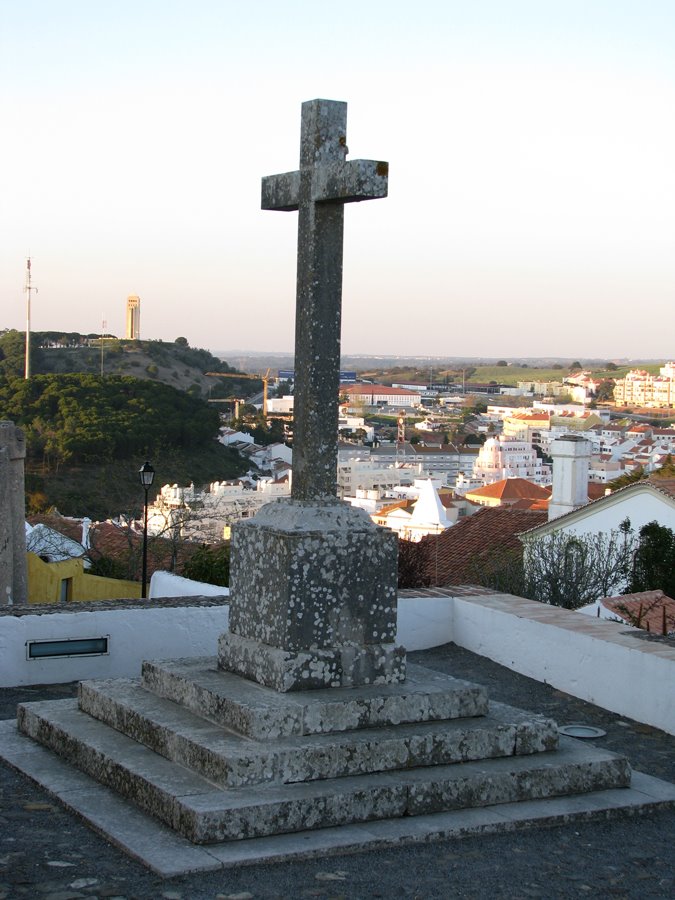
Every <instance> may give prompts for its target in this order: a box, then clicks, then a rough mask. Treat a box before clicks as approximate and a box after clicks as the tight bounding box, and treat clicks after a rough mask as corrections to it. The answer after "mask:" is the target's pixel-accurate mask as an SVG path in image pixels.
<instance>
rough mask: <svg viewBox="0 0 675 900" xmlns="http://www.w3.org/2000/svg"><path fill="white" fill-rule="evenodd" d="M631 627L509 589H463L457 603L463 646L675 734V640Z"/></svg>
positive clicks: (457, 631)
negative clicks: (475, 593)
mask: <svg viewBox="0 0 675 900" xmlns="http://www.w3.org/2000/svg"><path fill="white" fill-rule="evenodd" d="M630 631H631V629H630V628H628V627H627V626H625V625H622V624H618V623H615V622H608V621H606V620H604V619H593V618H589V617H588V616H583V615H580V614H579V613H577V612H574V611H572V610H567V609H560V608H558V607H554V606H546V605H545V604H542V603H537V602H536V601H534V600H525V599H523V598H522V597H512V596H510V595H508V594H496V595H489V596H488V595H486V596H480V597H456V598H455V602H454V605H453V627H452V632H453V640H454V641H455V643H457V644H459V646H461V647H465V648H466V649H467V650H471V651H472V652H474V653H478V654H480V655H481V656H487V657H488V658H489V659H492V660H494V661H495V662H498V663H500V664H501V665H503V666H506V667H507V668H509V669H512V670H513V671H514V672H519V673H520V674H521V675H527V676H529V677H530V678H535V679H536V680H537V681H543V682H546V683H547V684H551V685H553V686H554V687H556V688H558V689H559V690H561V691H565V693H567V694H572V696H574V697H579V698H580V699H581V700H585V701H587V702H589V703H594V704H596V705H597V706H602V707H603V708H604V709H608V710H611V711H612V712H616V713H619V714H620V715H624V716H628V717H629V718H631V719H636V720H637V721H638V722H645V723H647V724H648V725H653V726H654V727H656V728H662V729H663V730H664V731H667V732H669V733H670V734H675V690H672V685H673V684H675V647H673V646H672V645H670V646H667V645H665V644H663V643H656V642H654V643H652V642H649V641H645V640H641V639H640V638H637V637H633V635H631V634H630ZM626 632H628V633H626Z"/></svg>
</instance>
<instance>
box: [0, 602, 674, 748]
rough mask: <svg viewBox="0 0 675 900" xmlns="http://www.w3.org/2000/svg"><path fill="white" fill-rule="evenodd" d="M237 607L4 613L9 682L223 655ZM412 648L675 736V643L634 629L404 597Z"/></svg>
mask: <svg viewBox="0 0 675 900" xmlns="http://www.w3.org/2000/svg"><path fill="white" fill-rule="evenodd" d="M228 617H229V607H228V606H227V605H226V604H222V605H217V606H195V605H193V606H189V605H185V606H182V607H175V608H173V607H166V606H162V607H156V608H147V607H143V608H142V607H140V606H139V607H136V608H133V607H126V608H124V609H117V610H103V609H101V610H100V611H99V610H95V611H91V612H90V611H82V612H54V613H44V614H42V615H38V614H27V615H22V616H14V615H4V616H0V687H10V686H13V685H19V684H54V683H58V682H65V681H75V680H78V679H86V678H110V677H120V676H132V677H133V676H136V675H138V674H139V672H140V666H141V662H142V660H144V659H161V658H172V657H174V658H175V657H186V656H188V657H189V656H215V655H216V652H217V640H218V636H219V635H220V634H221V632H223V631H226V630H227V627H228ZM105 635H109V636H110V655H109V656H101V657H80V658H74V659H63V658H60V659H50V660H30V661H29V660H27V659H26V642H27V641H30V640H39V639H47V638H49V639H52V638H73V637H102V636H105ZM397 640H398V642H399V643H401V644H403V646H404V647H406V649H407V650H409V651H411V650H421V649H426V648H429V647H436V646H440V645H442V644H446V643H448V642H449V641H454V642H455V643H456V644H458V645H459V646H460V647H465V648H466V649H467V650H471V651H472V652H474V653H477V654H479V655H481V656H486V657H488V658H489V659H492V660H494V661H495V662H497V663H500V664H501V665H503V666H506V667H507V668H509V669H512V670H513V671H515V672H519V673H521V674H522V675H527V676H529V677H530V678H534V679H536V680H537V681H543V682H546V683H548V684H551V685H553V686H554V687H556V688H558V689H559V690H562V691H565V692H566V693H568V694H572V695H573V696H575V697H579V698H580V699H582V700H585V701H587V702H589V703H595V704H597V705H598V706H602V707H604V708H605V709H608V710H612V711H613V712H616V713H617V714H619V715H623V716H627V717H629V718H632V719H635V720H637V721H638V722H645V723H647V724H649V725H653V726H654V727H656V728H662V729H663V730H664V731H667V732H669V733H670V734H675V691H674V690H672V689H670V688H671V686H672V685H673V684H675V647H673V646H672V645H666V644H664V643H661V642H651V641H646V640H641V639H639V638H637V637H634V636H633V634H631V629H630V628H628V627H627V626H625V625H621V624H617V623H614V622H608V621H605V620H598V619H594V618H592V617H589V616H584V615H580V614H579V613H577V612H572V611H570V610H565V609H558V608H556V607H552V606H546V605H544V604H541V603H536V602H535V601H532V600H524V599H523V598H521V597H513V596H510V595H507V594H489V595H484V596H457V597H453V596H452V595H451V594H450V592H449V591H448V592H447V594H445V595H444V596H440V595H439V596H434V597H414V596H402V597H400V598H399V607H398V633H397Z"/></svg>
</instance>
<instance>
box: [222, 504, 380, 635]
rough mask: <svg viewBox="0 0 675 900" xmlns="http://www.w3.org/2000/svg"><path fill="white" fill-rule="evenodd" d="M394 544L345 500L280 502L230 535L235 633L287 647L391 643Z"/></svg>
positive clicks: (231, 618)
mask: <svg viewBox="0 0 675 900" xmlns="http://www.w3.org/2000/svg"><path fill="white" fill-rule="evenodd" d="M396 559H397V539H396V535H395V534H394V533H393V532H391V531H389V530H387V529H383V528H380V529H378V528H377V527H376V526H375V525H373V523H372V522H371V521H370V519H369V518H368V517H367V516H366V514H365V513H364V512H363V511H362V510H359V509H355V508H353V507H351V506H349V504H345V503H342V502H340V501H337V500H335V501H332V502H328V501H325V502H323V503H321V504H319V503H314V502H308V501H298V500H278V501H276V502H273V503H269V504H267V505H266V506H265V507H263V508H262V509H261V510H260V512H259V513H258V514H257V516H255V517H254V518H253V519H251V520H249V521H245V522H240V523H238V524H237V525H236V526H235V527H234V528H233V535H232V570H231V584H230V587H231V595H230V597H231V603H230V631H232V632H233V633H235V634H238V635H240V636H241V637H245V638H249V639H252V640H255V641H259V642H260V643H262V644H267V645H270V646H273V647H280V648H283V649H285V650H291V651H303V650H308V649H310V648H311V649H312V650H324V649H330V648H333V647H338V646H341V645H355V646H366V645H369V644H391V643H393V642H394V641H395V638H396V602H397V589H396V584H397V568H396V565H397V564H396Z"/></svg>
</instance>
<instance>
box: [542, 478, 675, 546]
mask: <svg viewBox="0 0 675 900" xmlns="http://www.w3.org/2000/svg"><path fill="white" fill-rule="evenodd" d="M585 509H586V511H587V512H588V513H589V515H586V516H581V515H580V516H579V518H578V519H577V520H571V521H565V523H564V524H565V530H566V531H571V532H574V533H575V534H579V535H580V534H589V533H597V532H609V531H611V530H612V529H613V528H614V529H617V528H618V527H619V525H620V524H621V522H623V520H624V519H626V518H628V519H630V524H631V525H632V526H633V530H634V531H635V532H636V533H637V532H638V531H639V530H640V528H642V526H643V525H646V524H647V523H648V522H654V521H656V522H658V523H659V525H665V526H667V527H668V528H673V529H675V506H674V505H673V504H672V503H669V502H668V500H667V499H666V498H665V497H660V496H659V495H658V494H656V493H654V492H653V491H651V490H650V489H649V488H647V489H646V490H644V491H635V492H632V491H631V492H626V493H625V494H623V495H621V494H617V495H616V498H615V499H614V500H613V502H611V503H607V504H606V505H604V504H603V506H599V507H598V506H595V507H593V506H591V507H586V508H585ZM591 512H592V513H593V514H592V515H590V513H591ZM562 524H563V522H562V521H561V523H560V525H561V527H562Z"/></svg>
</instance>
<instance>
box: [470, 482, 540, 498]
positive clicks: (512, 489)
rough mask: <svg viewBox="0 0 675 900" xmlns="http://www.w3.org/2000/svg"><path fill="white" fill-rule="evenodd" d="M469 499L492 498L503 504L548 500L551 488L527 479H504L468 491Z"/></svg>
mask: <svg viewBox="0 0 675 900" xmlns="http://www.w3.org/2000/svg"><path fill="white" fill-rule="evenodd" d="M466 496H467V498H469V499H471V498H472V497H491V498H493V499H495V500H501V502H502V503H508V502H509V501H516V500H548V499H549V498H550V496H551V491H550V488H545V487H541V485H539V484H535V483H534V482H532V481H528V480H527V479H526V478H503V479H502V480H501V481H495V482H493V483H492V484H486V485H485V486H484V487H480V488H475V489H474V490H472V491H467V493H466Z"/></svg>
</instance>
